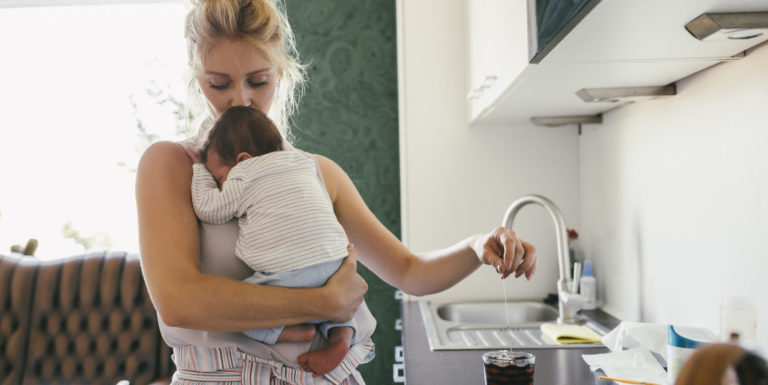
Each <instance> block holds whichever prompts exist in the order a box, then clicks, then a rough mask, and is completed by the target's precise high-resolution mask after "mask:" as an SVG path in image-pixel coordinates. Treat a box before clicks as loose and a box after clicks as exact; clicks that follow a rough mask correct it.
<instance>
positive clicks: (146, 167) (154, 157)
mask: <svg viewBox="0 0 768 385" xmlns="http://www.w3.org/2000/svg"><path fill="white" fill-rule="evenodd" d="M136 172H137V177H139V178H141V179H144V178H149V179H158V178H162V179H164V180H167V181H178V182H179V183H181V182H186V183H188V180H191V175H192V160H191V159H190V157H189V155H188V154H187V151H186V150H185V148H184V147H183V146H182V144H180V143H177V142H167V141H163V142H156V143H153V144H152V145H150V146H149V147H148V148H147V149H146V150H145V151H144V154H143V155H142V156H141V160H140V161H139V167H138V169H137V171H136Z"/></svg>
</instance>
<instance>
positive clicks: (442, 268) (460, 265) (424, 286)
mask: <svg viewBox="0 0 768 385" xmlns="http://www.w3.org/2000/svg"><path fill="white" fill-rule="evenodd" d="M473 242H476V237H475V236H473V237H470V238H467V239H465V240H463V241H461V242H459V243H457V244H455V245H453V246H451V247H448V248H445V249H441V250H436V251H431V252H428V253H420V254H417V255H416V258H413V259H412V262H411V263H410V264H409V265H408V268H407V270H406V272H405V274H404V275H403V279H402V283H401V284H400V286H401V287H400V289H401V290H403V291H404V292H406V293H408V294H413V295H426V294H433V293H437V292H440V291H443V290H445V289H448V288H450V287H452V286H453V285H455V284H457V283H458V282H459V281H461V280H463V279H464V278H466V277H467V276H469V275H470V274H472V272H474V271H475V270H477V268H478V267H480V266H481V265H482V263H481V262H480V260H479V259H478V257H477V253H476V252H475V251H474V249H473V248H472V244H473Z"/></svg>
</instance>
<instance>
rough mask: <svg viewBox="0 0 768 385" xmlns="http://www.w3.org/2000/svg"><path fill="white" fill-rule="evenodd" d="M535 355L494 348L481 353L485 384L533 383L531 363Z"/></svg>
mask: <svg viewBox="0 0 768 385" xmlns="http://www.w3.org/2000/svg"><path fill="white" fill-rule="evenodd" d="M535 363H536V357H535V356H534V355H533V354H530V353H524V352H513V351H509V350H496V351H492V352H487V353H485V354H483V366H484V368H485V385H533V365H534V364H535Z"/></svg>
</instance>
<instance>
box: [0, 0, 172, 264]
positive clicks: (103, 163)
mask: <svg viewBox="0 0 768 385" xmlns="http://www.w3.org/2000/svg"><path fill="white" fill-rule="evenodd" d="M69 3H78V4H75V5H66V6H51V4H69ZM94 3H98V2H97V1H93V0H92V1H84V0H81V1H58V2H54V1H50V0H48V1H43V2H33V1H8V0H0V52H2V60H0V76H2V81H1V82H0V111H2V113H1V114H0V143H2V147H0V180H1V181H2V182H0V254H8V253H9V251H10V250H9V248H10V247H11V245H13V244H24V243H26V242H27V240H28V239H29V238H35V239H37V240H38V241H39V247H38V249H37V252H36V253H35V255H36V256H37V257H39V258H44V259H51V258H58V257H66V256H70V255H75V254H80V253H83V252H88V251H95V250H104V249H108V250H120V251H128V252H138V231H137V220H136V205H135V199H134V181H135V168H136V165H137V163H138V160H139V158H140V155H141V153H142V152H143V151H144V149H145V148H146V147H147V146H148V145H149V144H150V143H151V142H154V141H156V140H179V139H181V138H183V137H184V136H185V133H184V130H183V127H184V123H183V121H182V119H183V116H184V113H183V108H182V107H181V105H182V103H183V102H184V100H185V99H186V93H187V91H186V90H187V87H186V84H187V82H186V80H185V79H186V72H185V71H186V68H187V65H186V42H185V40H184V36H183V29H184V28H183V23H184V17H185V15H186V10H187V7H186V5H185V4H184V3H182V2H152V3H149V2H146V1H145V2H143V3H130V2H125V1H120V2H116V1H111V2H109V3H107V2H106V1H103V3H105V4H94ZM29 4H35V5H36V6H31V7H30V6H28V5H29ZM18 5H24V6H18Z"/></svg>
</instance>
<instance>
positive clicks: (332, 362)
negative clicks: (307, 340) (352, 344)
mask: <svg viewBox="0 0 768 385" xmlns="http://www.w3.org/2000/svg"><path fill="white" fill-rule="evenodd" d="M348 351H349V342H347V341H343V340H339V341H336V342H331V343H330V344H329V345H328V346H326V347H325V348H324V349H320V350H314V351H311V352H307V353H304V354H302V355H300V356H299V365H301V368H302V369H304V370H306V371H308V372H312V373H314V377H317V376H321V375H323V374H326V373H329V372H330V371H331V370H333V369H336V367H337V366H339V364H340V363H341V361H342V360H344V356H346V355H347V352H348Z"/></svg>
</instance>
